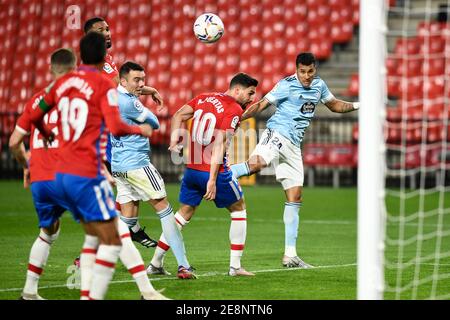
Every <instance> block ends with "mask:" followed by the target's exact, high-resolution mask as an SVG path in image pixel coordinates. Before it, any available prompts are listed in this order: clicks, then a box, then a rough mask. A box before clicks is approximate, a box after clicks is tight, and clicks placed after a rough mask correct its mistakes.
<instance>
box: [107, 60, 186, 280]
mask: <svg viewBox="0 0 450 320" xmlns="http://www.w3.org/2000/svg"><path fill="white" fill-rule="evenodd" d="M119 78H120V85H119V87H118V91H119V109H120V115H121V117H122V120H123V121H124V122H125V123H128V124H133V123H147V124H149V125H151V126H152V128H153V129H158V128H159V122H158V119H157V118H156V116H155V115H154V114H153V113H152V112H151V111H150V110H149V109H147V108H146V107H144V106H143V105H142V103H141V102H140V101H139V98H138V96H139V93H140V91H141V89H142V87H143V85H144V81H145V72H144V68H143V67H142V66H140V65H139V64H137V63H134V62H131V61H128V62H126V63H124V64H123V65H122V66H121V68H120V70H119ZM111 144H112V162H111V168H112V174H113V177H114V179H115V181H116V186H117V199H116V201H117V202H118V203H120V207H121V217H120V219H121V220H122V221H124V222H125V223H127V224H128V225H130V224H132V223H134V224H136V221H137V219H138V213H139V202H140V201H145V202H148V203H149V204H150V205H151V206H153V207H154V208H155V210H156V212H157V214H158V216H159V217H160V219H161V226H162V229H163V232H164V234H165V235H166V237H167V240H168V242H169V243H170V246H173V249H174V250H173V252H174V254H175V257H176V259H177V261H178V265H179V268H178V277H179V278H181V279H193V278H195V275H194V273H193V272H192V268H191V267H190V265H189V262H188V261H187V258H186V254H185V248H184V243H183V239H182V237H181V233H180V231H179V230H178V228H177V226H176V222H175V217H174V214H173V210H172V207H171V205H170V203H169V202H168V201H167V194H166V190H165V187H164V181H163V179H162V178H161V175H160V174H159V172H158V171H157V170H156V169H155V167H154V166H153V165H152V164H151V162H150V157H149V152H150V143H149V140H148V139H147V138H141V137H140V136H138V135H128V136H124V137H120V138H119V137H115V136H111Z"/></svg>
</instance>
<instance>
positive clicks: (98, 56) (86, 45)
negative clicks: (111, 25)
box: [80, 32, 106, 69]
mask: <svg viewBox="0 0 450 320" xmlns="http://www.w3.org/2000/svg"><path fill="white" fill-rule="evenodd" d="M80 56H81V61H82V62H83V63H84V64H87V65H94V66H96V67H97V68H98V69H102V68H103V64H104V63H105V56H106V42H105V37H104V36H103V35H102V34H101V33H97V32H89V33H87V34H86V35H85V36H84V37H83V38H81V40H80Z"/></svg>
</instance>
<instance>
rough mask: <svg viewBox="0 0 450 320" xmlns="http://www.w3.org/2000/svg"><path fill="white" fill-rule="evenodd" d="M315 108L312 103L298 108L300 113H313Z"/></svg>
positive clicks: (306, 103) (309, 102)
mask: <svg viewBox="0 0 450 320" xmlns="http://www.w3.org/2000/svg"><path fill="white" fill-rule="evenodd" d="M315 108H316V105H315V104H314V103H312V102H311V101H308V102H305V103H304V104H303V105H302V107H301V108H300V111H301V112H302V113H313V112H314V109H315Z"/></svg>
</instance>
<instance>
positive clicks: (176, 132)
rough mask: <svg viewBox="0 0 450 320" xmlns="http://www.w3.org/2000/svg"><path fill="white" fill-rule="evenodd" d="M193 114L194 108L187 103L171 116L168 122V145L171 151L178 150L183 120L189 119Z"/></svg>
mask: <svg viewBox="0 0 450 320" xmlns="http://www.w3.org/2000/svg"><path fill="white" fill-rule="evenodd" d="M193 116H194V109H193V108H192V107H191V106H189V105H187V104H186V105H184V106H182V107H181V108H180V109H178V111H177V112H175V114H174V115H173V117H172V120H171V124H170V132H171V134H170V145H169V150H170V151H173V152H177V153H178V152H180V146H179V145H178V144H179V141H180V136H182V135H181V133H182V132H181V126H182V125H183V122H185V121H187V120H189V119H191V118H192V117H193Z"/></svg>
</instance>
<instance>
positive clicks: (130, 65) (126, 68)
mask: <svg viewBox="0 0 450 320" xmlns="http://www.w3.org/2000/svg"><path fill="white" fill-rule="evenodd" d="M131 70H134V71H144V67H143V66H141V65H140V64H139V63H136V62H133V61H127V62H125V63H124V64H123V65H122V66H121V67H120V69H119V77H120V78H123V77H125V76H126V75H127V74H129V73H130V71H131Z"/></svg>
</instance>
